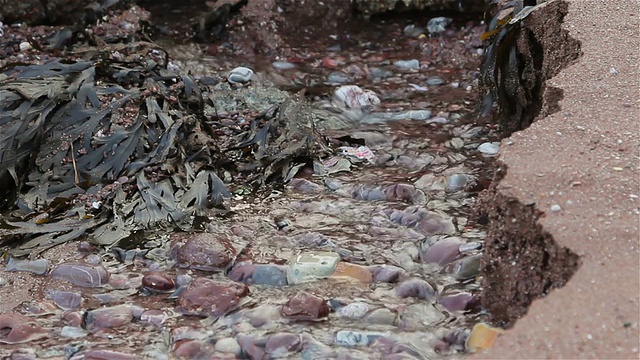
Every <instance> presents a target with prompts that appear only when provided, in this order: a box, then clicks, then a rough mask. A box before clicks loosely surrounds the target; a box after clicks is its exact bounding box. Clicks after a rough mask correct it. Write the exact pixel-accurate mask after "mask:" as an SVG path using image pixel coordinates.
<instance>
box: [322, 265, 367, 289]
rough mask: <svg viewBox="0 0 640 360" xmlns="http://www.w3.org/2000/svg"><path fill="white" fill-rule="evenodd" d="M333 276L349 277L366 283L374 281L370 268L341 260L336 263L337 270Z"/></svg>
mask: <svg viewBox="0 0 640 360" xmlns="http://www.w3.org/2000/svg"><path fill="white" fill-rule="evenodd" d="M331 278H347V279H352V280H356V281H358V282H361V283H365V284H368V283H370V282H372V281H373V276H372V275H371V272H370V271H369V269H367V268H366V267H364V266H361V265H356V264H351V263H348V262H339V263H338V264H337V265H336V268H335V271H334V272H333V274H331Z"/></svg>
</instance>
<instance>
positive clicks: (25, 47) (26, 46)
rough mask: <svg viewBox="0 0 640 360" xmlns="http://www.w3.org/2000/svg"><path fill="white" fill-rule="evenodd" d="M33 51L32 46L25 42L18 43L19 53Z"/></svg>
mask: <svg viewBox="0 0 640 360" xmlns="http://www.w3.org/2000/svg"><path fill="white" fill-rule="evenodd" d="M31 49H33V46H31V44H30V43H29V42H27V41H23V42H21V43H20V51H27V50H31Z"/></svg>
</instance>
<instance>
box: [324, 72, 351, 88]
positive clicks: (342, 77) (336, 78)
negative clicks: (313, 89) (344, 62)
mask: <svg viewBox="0 0 640 360" xmlns="http://www.w3.org/2000/svg"><path fill="white" fill-rule="evenodd" d="M350 81H351V78H350V77H349V76H347V75H346V74H343V73H341V72H332V73H331V74H329V75H328V76H327V82H328V83H329V84H334V85H335V84H345V83H348V82H350Z"/></svg>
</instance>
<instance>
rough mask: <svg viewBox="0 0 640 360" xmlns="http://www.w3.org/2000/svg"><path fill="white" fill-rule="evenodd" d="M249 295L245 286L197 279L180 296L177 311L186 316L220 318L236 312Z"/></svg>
mask: <svg viewBox="0 0 640 360" xmlns="http://www.w3.org/2000/svg"><path fill="white" fill-rule="evenodd" d="M248 294H249V288H248V287H247V285H245V284H240V283H236V282H224V281H216V280H211V279H206V278H197V279H195V280H193V281H192V282H191V283H190V284H189V286H188V287H187V288H186V289H185V290H184V291H183V292H182V293H181V294H180V296H178V301H177V305H178V306H177V309H178V311H179V312H181V313H183V314H186V315H195V316H213V317H218V316H222V315H225V314H227V313H229V312H230V311H233V310H235V309H236V308H237V307H238V306H240V298H242V297H244V296H247V295H248Z"/></svg>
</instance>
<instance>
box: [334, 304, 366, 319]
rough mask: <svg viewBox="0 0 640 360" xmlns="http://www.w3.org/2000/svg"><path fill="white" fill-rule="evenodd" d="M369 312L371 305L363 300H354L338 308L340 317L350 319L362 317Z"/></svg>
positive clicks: (337, 312)
mask: <svg viewBox="0 0 640 360" xmlns="http://www.w3.org/2000/svg"><path fill="white" fill-rule="evenodd" d="M368 312H369V305H367V304H366V303H363V302H353V303H351V304H348V305H345V306H343V307H341V308H338V310H336V314H337V315H338V316H340V317H345V318H349V319H361V318H363V317H364V316H365V315H367V313H368Z"/></svg>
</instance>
